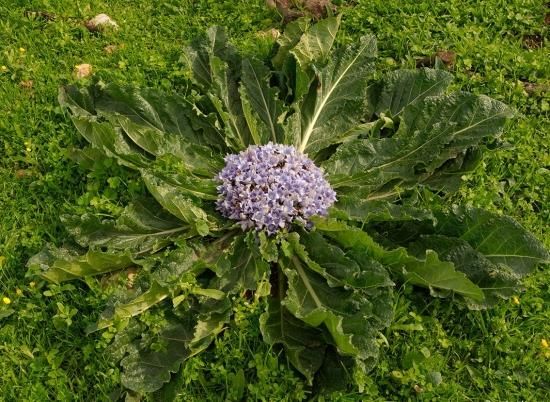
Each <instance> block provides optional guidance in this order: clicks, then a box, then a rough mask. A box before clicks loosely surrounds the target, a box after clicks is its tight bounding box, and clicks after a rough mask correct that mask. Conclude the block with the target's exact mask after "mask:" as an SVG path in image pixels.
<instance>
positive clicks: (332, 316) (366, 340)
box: [279, 256, 391, 359]
mask: <svg viewBox="0 0 550 402" xmlns="http://www.w3.org/2000/svg"><path fill="white" fill-rule="evenodd" d="M279 264H280V266H281V269H282V271H283V272H284V274H285V276H286V277H287V279H288V290H287V293H286V298H285V299H284V300H283V305H284V306H285V307H286V308H287V309H288V310H289V311H290V312H291V313H292V315H294V316H295V317H296V318H298V319H300V320H302V321H304V322H305V323H307V324H309V325H311V326H313V327H317V326H319V325H321V324H323V325H324V326H325V327H326V328H327V330H328V332H329V333H330V335H331V337H332V341H333V342H334V344H335V345H336V347H337V348H338V351H339V352H340V353H342V354H344V355H350V356H354V357H356V358H358V359H367V358H369V357H376V356H377V354H378V345H377V342H376V339H377V337H378V331H379V329H380V328H381V327H383V325H380V324H379V323H377V320H376V317H377V313H378V309H379V308H380V303H381V302H382V303H385V304H386V306H388V307H389V306H390V305H391V298H390V297H389V294H388V292H383V293H381V294H380V295H378V296H379V297H373V296H372V295H369V294H367V293H365V292H362V291H356V290H350V289H345V288H343V287H331V286H329V284H328V283H327V281H326V279H324V278H323V277H322V276H321V275H319V274H317V273H316V272H313V271H312V270H310V269H307V268H306V267H304V266H303V264H302V262H301V261H300V260H299V259H298V257H296V256H292V257H290V258H289V259H288V260H287V261H283V260H281V261H280V262H279ZM390 310H391V308H390ZM372 324H375V325H372Z"/></svg>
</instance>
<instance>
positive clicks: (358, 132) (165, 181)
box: [29, 17, 548, 392]
mask: <svg viewBox="0 0 550 402" xmlns="http://www.w3.org/2000/svg"><path fill="white" fill-rule="evenodd" d="M339 24H340V18H339V17H332V18H328V19H325V20H323V21H321V22H319V23H317V24H314V25H311V24H309V23H308V22H306V21H303V20H298V21H296V22H293V23H291V24H289V25H288V26H287V28H286V31H285V33H284V34H283V35H282V36H281V37H280V38H279V39H278V41H277V44H276V48H275V49H274V52H273V54H274V57H273V58H272V59H271V60H269V61H267V62H263V61H260V60H256V59H253V58H245V57H242V56H241V55H240V54H239V53H238V52H237V51H236V50H235V49H234V48H233V47H231V46H230V45H229V44H228V42H227V39H226V37H225V34H224V31H223V29H221V28H211V29H210V30H208V32H207V34H206V35H205V37H203V38H201V39H198V40H196V41H195V42H193V43H192V45H190V46H189V47H188V48H186V49H185V59H186V61H187V63H188V67H189V71H190V73H191V75H190V82H191V87H192V90H190V91H189V93H187V94H185V95H178V94H170V93H163V92H161V91H159V90H156V89H139V88H134V87H129V86H119V85H116V84H104V83H102V82H96V83H95V84H94V85H92V86H90V87H87V88H80V87H75V86H67V87H63V88H61V90H60V96H59V99H60V102H61V104H62V105H63V106H64V107H65V108H66V109H68V111H69V112H70V115H71V119H72V121H73V122H74V124H75V126H76V128H77V129H78V131H79V132H80V133H81V134H82V136H83V137H84V138H85V139H86V140H87V141H88V142H89V146H88V147H86V148H84V149H83V150H81V152H80V156H79V159H80V160H84V161H89V160H94V159H102V158H103V159H104V158H110V159H114V160H116V161H117V162H118V163H119V164H120V165H122V166H125V167H127V168H129V169H133V170H135V171H137V172H138V173H139V175H140V177H141V179H142V180H143V183H144V184H145V186H146V188H147V190H148V194H144V195H143V197H142V198H140V199H136V200H134V201H132V202H131V203H130V204H129V205H127V206H126V207H125V209H124V210H123V212H122V213H121V214H120V215H119V216H104V215H101V216H99V215H98V214H96V213H94V212H93V211H92V212H90V213H86V214H84V215H82V216H64V217H63V222H64V224H65V225H66V227H67V229H68V231H69V232H70V234H71V235H72V238H73V239H74V242H73V243H72V244H69V245H67V246H64V247H62V248H56V247H54V246H47V247H46V248H45V249H44V250H42V251H41V252H40V253H38V254H37V255H35V256H34V257H33V258H32V259H31V260H30V261H29V266H30V268H31V270H32V272H38V273H39V274H40V275H41V276H43V277H44V278H46V279H47V280H49V281H52V282H57V283H59V282H63V281H68V280H75V279H80V278H86V277H89V276H94V275H112V273H113V272H115V271H122V272H124V271H125V270H126V272H127V271H129V270H131V272H136V271H137V278H136V279H135V283H134V284H133V286H121V287H120V289H118V291H117V293H116V297H115V298H114V299H113V301H112V303H111V304H110V305H109V307H108V308H107V309H106V311H104V312H103V313H101V315H100V317H99V319H98V321H97V324H96V325H95V326H94V328H91V329H90V330H101V329H104V328H108V327H111V326H116V328H117V330H118V333H117V336H116V338H115V344H116V345H117V347H116V356H117V358H119V359H120V365H121V366H122V383H123V385H124V386H125V387H127V388H128V389H131V390H133V391H137V392H152V391H155V390H157V389H159V388H161V387H162V386H163V384H164V383H166V382H168V381H169V380H170V378H171V373H174V372H177V371H178V370H179V368H180V366H181V364H182V363H183V362H184V361H185V360H186V359H188V358H189V357H191V356H194V355H196V354H198V353H200V352H201V351H204V350H205V349H206V348H208V347H209V345H210V344H211V343H212V341H213V340H214V339H215V337H216V336H217V335H218V334H220V333H221V332H222V331H224V330H230V329H231V328H232V323H231V322H232V319H233V315H234V314H233V313H234V312H233V304H234V300H235V299H236V298H255V299H256V300H257V301H258V302H259V303H260V305H261V306H263V307H262V308H263V309H264V311H263V313H262V314H261V317H260V323H259V325H260V329H261V333H262V336H263V339H264V340H265V342H267V343H268V344H270V345H276V347H277V348H282V349H283V350H284V353H285V356H286V358H287V359H288V361H289V362H290V363H291V364H292V366H293V367H294V368H295V369H296V370H297V371H298V372H299V373H301V374H302V375H303V376H304V377H305V379H306V380H307V381H308V383H309V384H314V382H316V383H315V384H316V386H318V388H316V389H320V388H321V387H322V386H323V385H325V383H326V382H327V381H331V382H334V380H335V379H339V380H342V381H341V384H340V385H339V386H346V384H349V383H351V382H352V379H353V373H355V374H361V373H365V372H366V371H367V370H369V369H371V368H372V367H373V366H374V365H375V363H376V359H377V356H378V353H379V345H380V339H381V331H382V330H384V329H385V328H386V327H388V326H389V325H390V324H391V323H392V311H393V305H394V301H395V300H394V297H395V296H394V289H395V287H396V284H403V283H408V284H411V285H414V286H415V287H418V288H425V289H427V290H428V291H429V294H431V295H432V296H436V297H449V298H452V300H451V299H450V300H449V302H456V301H459V302H461V303H465V304H466V305H468V306H469V307H470V308H486V307H488V306H491V305H492V304H494V303H495V302H497V301H498V300H500V299H503V298H507V297H510V296H511V295H513V294H514V293H515V292H517V291H518V289H519V288H520V281H521V279H522V277H524V276H525V275H527V274H528V273H530V272H532V271H533V269H534V268H535V267H536V266H537V264H538V263H540V262H545V261H547V260H548V253H547V251H546V250H545V249H544V248H543V246H542V245H541V244H540V243H539V242H538V241H537V240H536V239H535V238H534V237H533V236H532V235H531V234H529V233H528V232H526V231H525V230H524V229H523V228H522V227H521V226H520V225H519V224H518V223H516V222H515V221H514V220H512V219H511V218H508V217H505V216H501V215H497V214H495V213H492V212H487V211H484V210H481V209H476V208H469V207H464V206H458V205H445V202H444V201H445V200H446V199H448V198H445V197H446V196H447V195H448V194H450V193H452V192H454V191H456V190H457V189H458V187H459V185H460V182H461V176H462V175H463V174H464V173H466V172H470V171H471V170H472V169H473V168H474V167H475V166H476V165H477V163H478V162H479V161H480V158H481V154H482V152H483V151H484V150H486V149H487V144H490V143H491V142H492V141H494V139H495V138H497V137H498V136H499V135H500V134H501V132H502V128H503V125H504V123H505V121H506V120H507V118H509V117H511V116H512V112H511V111H510V109H509V108H508V107H507V106H506V105H504V104H502V103H500V102H498V101H496V100H493V99H491V98H488V97H486V96H483V95H481V96H478V95H473V94H470V93H465V92H450V91H449V90H448V87H449V85H450V83H451V81H452V76H451V74H449V73H448V72H446V71H442V70H433V69H418V70H397V71H392V72H389V73H386V74H380V73H378V72H377V71H376V69H375V56H376V42H375V38H374V37H372V36H364V37H362V38H361V39H360V40H357V41H356V42H354V43H352V44H350V45H347V46H336V45H335V44H334V41H335V36H336V33H337V31H338V27H339ZM428 196H429V198H430V199H431V201H430V202H429V203H428V202H426V201H425V200H424V199H425V198H426V197H428ZM437 200H440V201H443V202H436V201H437ZM146 310H149V311H148V314H149V318H148V320H140V318H139V317H138V316H139V315H140V314H141V313H143V312H145V311H146ZM151 317H153V318H151ZM348 374H349V376H348ZM356 377H358V376H356ZM336 386H338V384H337V385H336Z"/></svg>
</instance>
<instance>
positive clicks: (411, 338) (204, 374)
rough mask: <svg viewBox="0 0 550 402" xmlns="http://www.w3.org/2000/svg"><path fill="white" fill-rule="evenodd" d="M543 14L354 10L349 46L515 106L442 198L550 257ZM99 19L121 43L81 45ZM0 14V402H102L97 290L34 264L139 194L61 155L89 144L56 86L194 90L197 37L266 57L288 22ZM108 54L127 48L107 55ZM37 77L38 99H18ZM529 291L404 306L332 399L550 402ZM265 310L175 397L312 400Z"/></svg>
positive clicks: (31, 94) (547, 317)
mask: <svg viewBox="0 0 550 402" xmlns="http://www.w3.org/2000/svg"><path fill="white" fill-rule="evenodd" d="M351 3H354V5H353V6H352V4H351ZM543 3H544V2H543V1H519V0H516V1H510V2H508V1H499V0H487V1H484V2H477V1H458V0H451V1H446V2H432V1H428V0H424V1H419V0H415V1H411V0H407V1H397V0H385V1H377V0H369V1H366V0H365V1H356V2H348V5H347V6H343V11H344V18H343V32H342V33H341V35H340V37H339V40H340V41H348V40H353V38H356V37H357V36H358V35H360V34H362V33H364V32H369V31H370V32H373V33H375V34H376V35H377V37H378V38H379V47H380V67H381V68H382V69H393V68H397V67H409V68H413V67H414V65H415V59H416V58H418V57H422V56H429V55H431V54H433V53H434V52H435V51H438V50H449V51H453V52H455V53H456V62H455V64H454V66H453V67H452V71H453V72H454V73H455V75H456V77H457V80H456V86H457V87H460V88H464V89H466V90H469V91H473V92H475V93H483V94H487V95H489V96H492V97H494V98H497V99H499V100H502V101H504V102H506V103H508V104H510V105H512V106H513V107H514V108H515V109H516V110H517V111H518V118H517V119H516V120H515V121H513V122H512V123H510V125H509V127H508V130H507V133H506V136H505V141H506V144H505V145H506V146H505V147H503V148H502V149H500V150H498V151H496V152H493V153H491V154H490V155H486V157H485V159H484V162H483V165H482V166H480V167H479V169H478V170H477V171H476V172H475V173H473V174H471V175H468V176H467V177H464V181H465V183H464V189H463V190H462V192H461V193H460V194H459V195H458V196H457V197H455V198H454V199H453V200H450V201H449V202H458V201H460V202H467V203H470V204H473V205H477V206H483V207H486V208H489V209H492V210H497V211H502V212H504V213H506V214H509V215H511V216H513V217H515V218H516V219H517V220H519V221H520V222H521V223H522V224H523V225H524V226H526V227H527V228H528V229H529V230H531V231H532V232H534V233H535V234H536V235H537V236H538V237H539V238H540V239H541V240H542V241H543V242H544V243H545V244H546V245H547V246H549V247H550V237H549V236H548V233H547V230H546V228H547V226H548V223H549V221H550V216H549V215H550V208H549V206H550V186H549V185H548V182H549V181H548V173H549V172H548V166H550V156H549V152H548V151H549V149H548V148H549V146H550V94H549V92H548V91H547V92H544V91H543V90H536V91H534V93H528V92H527V91H526V90H525V87H524V82H525V81H529V82H532V83H534V84H536V85H537V87H538V88H541V89H542V88H544V87H545V86H549V85H550V82H549V77H550V57H548V56H549V55H550V51H549V49H550V48H549V45H548V43H547V41H545V43H544V44H543V45H542V47H540V48H535V49H528V48H526V47H525V45H524V43H523V37H524V36H525V35H532V34H539V35H540V36H541V37H543V38H545V39H548V38H549V35H548V32H549V29H548V26H545V25H544V24H543V20H544V15H545V13H547V12H550V9H545V8H544V4H543ZM3 4H5V2H4V3H3ZM27 10H31V11H46V12H49V13H52V14H55V15H56V19H55V20H54V21H44V20H43V19H42V18H40V16H36V15H35V16H34V17H33V16H32V15H25V11H27ZM101 12H106V13H108V14H109V15H110V16H111V17H112V18H114V19H115V20H116V21H117V22H118V23H119V25H120V30H119V31H117V32H110V33H107V34H92V33H90V32H88V31H87V30H86V28H84V26H83V25H82V21H84V20H86V19H87V18H90V17H93V16H94V15H96V14H98V13H101ZM0 15H1V16H2V17H1V18H0V44H1V45H0V46H1V48H0V66H6V70H5V71H0V150H1V152H2V158H1V159H0V211H1V216H0V256H1V257H0V297H9V298H10V299H11V304H10V305H5V304H3V303H2V304H1V305H0V317H3V316H6V315H7V314H8V313H9V311H10V310H9V309H12V311H13V313H12V314H11V315H9V316H6V317H3V318H1V319H0V373H1V375H0V400H6V401H12V400H29V401H42V400H50V399H57V400H67V401H69V400H70V401H72V400H91V401H97V400H109V398H111V397H116V396H119V395H121V390H120V389H119V388H118V385H117V384H118V377H119V372H118V368H117V367H116V365H113V364H112V363H111V362H110V361H109V360H108V358H107V353H106V348H107V346H108V344H109V340H110V338H111V337H112V333H111V332H104V333H96V334H92V335H90V336H85V335H84V328H85V327H86V326H87V325H88V324H89V323H91V322H93V321H94V320H95V318H96V315H95V314H97V311H98V310H99V309H101V307H102V306H103V305H104V303H105V301H106V296H105V295H104V294H103V293H102V292H101V286H100V283H98V282H90V283H89V284H85V283H74V284H69V285H64V286H63V287H60V286H55V285H50V284H46V283H44V282H43V281H41V280H39V279H37V278H33V277H27V275H26V268H25V262H26V260H27V259H28V257H29V256H30V255H32V254H33V253H35V252H36V251H38V250H39V249H40V248H41V247H42V245H43V244H44V243H46V242H53V243H56V244H60V243H62V242H63V239H64V238H65V236H66V233H65V232H64V230H63V228H62V227H61V225H60V222H59V215H60V214H61V213H63V212H68V211H75V210H76V211H78V210H79V208H82V207H84V206H86V205H92V206H94V207H95V208H97V210H98V211H110V210H116V209H117V208H120V206H121V205H122V201H121V200H123V199H124V198H126V197H127V195H128V193H135V192H140V191H142V189H141V188H140V186H139V185H137V184H136V182H135V181H134V178H133V176H132V175H131V174H128V173H127V172H126V171H124V170H123V169H121V168H119V167H114V166H105V167H104V169H102V170H101V171H98V172H95V173H94V174H93V175H90V174H89V173H88V172H86V171H84V170H82V169H80V168H78V167H77V166H76V165H75V164H74V163H73V162H71V161H70V159H69V158H68V155H67V151H66V150H67V149H68V148H70V147H72V146H78V145H79V144H81V143H82V142H81V141H82V140H81V139H80V138H79V137H78V136H77V134H76V132H75V130H74V129H73V127H72V125H71V123H70V122H69V120H68V119H67V117H66V116H65V115H64V114H63V112H62V111H61V110H60V108H59V106H58V105H57V101H56V96H57V88H58V87H59V85H61V84H62V83H65V82H68V81H74V80H75V78H74V77H73V68H74V66H75V65H77V64H81V63H90V64H92V65H93V67H94V73H95V75H96V76H98V77H100V78H102V79H103V80H105V81H116V82H129V83H134V84H137V85H140V86H155V87H160V88H164V89H166V90H176V91H181V92H185V91H187V83H186V71H185V69H184V67H183V64H182V62H181V60H180V57H181V49H182V46H183V45H184V43H185V41H186V40H188V39H190V38H192V37H193V36H195V35H196V34H198V33H200V32H203V31H204V30H205V29H206V28H207V27H208V26H210V25H213V24H218V25H226V26H228V29H229V32H230V34H231V37H232V38H233V41H234V43H235V44H236V45H237V46H239V47H240V48H241V49H244V50H245V51H247V52H249V53H252V54H256V55H259V56H261V57H262V56H266V55H267V49H268V45H269V40H268V39H265V38H261V37H259V36H258V34H257V32H258V31H262V30H267V29H270V28H273V27H275V28H280V22H281V21H280V18H279V17H278V15H277V14H276V13H274V12H272V11H270V10H267V9H266V8H265V7H264V6H263V2H262V1H260V0H257V1H244V0H240V1H236V0H235V1H219V0H209V1H207V0H197V1H191V0H187V1H182V0H168V1H158V2H153V1H143V0H141V1H129V0H127V1H120V0H119V1H94V2H73V1H69V0H59V1H48V0H42V1H22V0H21V1H17V0H8V4H7V5H0ZM107 45H117V46H118V47H117V49H116V50H115V51H114V52H113V53H112V54H107V53H106V52H105V51H104V48H105V46H107ZM20 48H22V49H24V51H21V50H20ZM29 80H32V88H25V87H24V86H25V85H24V84H22V82H28V81H29ZM27 86H28V84H27ZM113 178H116V179H113ZM108 180H109V181H108ZM32 281H34V282H33V283H31V282H32ZM33 284H34V286H33ZM526 287H527V290H526V292H525V293H524V294H522V295H519V305H517V304H514V303H513V302H503V303H502V304H501V305H500V306H498V307H497V308H495V309H493V310H490V311H484V312H468V311H464V310H461V309H460V308H459V307H457V306H456V305H454V304H453V303H451V301H449V300H434V299H428V298H424V297H421V296H416V297H414V298H412V301H409V302H407V301H406V300H405V298H400V299H399V302H398V303H397V304H396V306H395V309H396V317H397V320H396V324H395V325H394V326H393V327H392V328H390V329H389V330H388V331H386V333H385V337H386V339H387V345H386V344H385V342H383V341H382V340H381V342H382V343H383V344H384V345H386V346H384V347H383V354H382V357H381V359H380V363H379V365H378V366H377V367H376V369H375V370H374V371H373V372H372V373H371V375H370V376H369V377H368V378H366V379H364V382H365V386H364V389H363V391H362V394H360V393H359V392H358V390H357V389H355V391H350V393H343V394H341V395H340V396H338V395H332V396H331V397H330V398H329V400H342V401H352V400H409V399H410V400H416V399H420V400H454V401H465V400H472V401H479V400H490V401H501V400H502V401H505V400H506V401H507V400H510V401H516V400H525V401H542V400H545V399H547V395H548V393H549V392H550V380H549V378H550V350H549V349H544V348H543V347H542V346H541V339H542V338H546V339H548V338H550V274H549V273H548V271H546V272H545V271H543V270H542V269H540V270H539V271H538V272H537V274H535V275H533V276H532V277H531V278H530V279H529V281H528V283H527V286H526ZM17 289H19V290H20V292H19V293H20V294H19V295H18V292H17ZM400 291H401V292H402V293H403V294H409V293H410V289H408V288H404V289H401V290H400ZM411 297H412V296H411V295H409V296H408V297H407V299H408V300H411ZM258 308H259V306H257V305H254V304H251V305H247V304H246V303H244V302H243V304H242V311H241V312H240V313H239V314H240V318H239V320H237V321H238V324H236V327H237V328H234V329H235V330H232V331H226V333H225V334H224V335H223V336H222V337H220V339H219V340H218V341H217V342H216V346H215V347H213V348H210V349H209V350H208V352H207V353H206V354H204V355H201V356H199V357H196V358H193V359H191V360H190V361H189V362H188V363H187V364H186V366H185V367H184V370H183V371H182V373H180V374H179V375H178V380H179V381H178V386H177V387H176V389H175V393H176V394H179V396H178V400H181V401H188V400H196V401H203V400H226V399H229V400H236V399H239V398H240V397H243V396H244V397H246V398H247V399H248V400H255V399H258V400H262V399H263V400H284V399H285V398H286V400H299V399H301V398H307V397H308V395H310V389H309V388H308V387H307V385H306V384H305V383H304V382H303V381H302V380H301V379H300V377H299V376H298V375H297V374H295V373H294V372H293V371H292V370H291V369H290V368H289V367H288V364H287V362H286V361H285V360H284V359H283V358H280V359H278V358H277V356H278V355H277V353H276V351H272V350H270V349H269V348H268V347H267V346H266V345H264V344H263V343H262V342H261V340H260V335H259V330H258V326H257V316H258ZM160 398H162V396H160Z"/></svg>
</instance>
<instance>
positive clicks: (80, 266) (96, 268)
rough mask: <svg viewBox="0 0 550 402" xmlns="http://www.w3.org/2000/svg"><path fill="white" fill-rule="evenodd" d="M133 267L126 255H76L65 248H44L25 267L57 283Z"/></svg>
mask: <svg viewBox="0 0 550 402" xmlns="http://www.w3.org/2000/svg"><path fill="white" fill-rule="evenodd" d="M132 265H135V262H134V261H132V259H131V257H130V256H129V255H128V254H122V253H117V254H115V253H108V252H101V251H88V252H87V253H86V254H77V253H76V252H74V251H71V250H68V249H65V248H55V247H52V246H47V247H45V248H44V249H43V250H42V251H40V252H39V253H38V254H36V255H34V256H33V257H32V258H31V259H30V260H29V262H28V263H27V266H28V267H29V268H30V269H31V270H34V271H36V272H38V273H40V275H41V276H42V277H44V278H45V279H47V280H49V281H52V282H55V283H59V282H64V281H69V280H72V279H78V278H84V277H86V276H93V275H100V274H104V273H107V272H112V271H118V270H120V269H123V268H127V267H130V266H132Z"/></svg>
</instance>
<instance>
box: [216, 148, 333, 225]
mask: <svg viewBox="0 0 550 402" xmlns="http://www.w3.org/2000/svg"><path fill="white" fill-rule="evenodd" d="M217 179H218V180H220V181H221V183H222V184H221V185H220V186H218V193H219V194H220V197H219V199H218V201H217V203H216V206H217V209H218V210H219V211H220V212H221V213H222V214H223V216H225V217H226V218H229V219H234V220H237V221H239V223H240V224H241V226H242V228H243V229H249V228H256V230H266V231H267V233H269V234H274V233H276V232H277V231H278V230H280V229H283V228H288V227H289V225H290V224H291V223H292V222H300V223H303V224H306V225H307V224H308V219H309V218H310V217H311V216H313V215H326V214H327V210H328V208H329V207H330V206H331V205H332V204H333V203H334V201H336V193H335V192H334V190H333V189H332V188H331V187H330V185H329V183H328V182H327V181H326V180H325V178H324V175H323V171H322V170H321V169H319V168H318V167H317V166H315V164H314V163H313V161H312V160H311V159H309V158H308V157H307V156H305V155H304V154H302V153H300V152H298V151H297V150H296V148H294V147H292V146H288V145H281V144H272V143H269V144H267V145H262V146H255V145H253V146H250V147H248V148H247V149H246V150H244V151H242V152H240V153H239V154H238V155H237V154H233V155H227V156H226V157H225V167H224V168H223V169H222V171H221V172H220V173H219V174H218V176H217Z"/></svg>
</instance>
